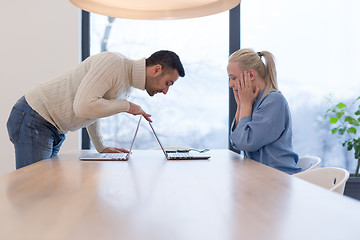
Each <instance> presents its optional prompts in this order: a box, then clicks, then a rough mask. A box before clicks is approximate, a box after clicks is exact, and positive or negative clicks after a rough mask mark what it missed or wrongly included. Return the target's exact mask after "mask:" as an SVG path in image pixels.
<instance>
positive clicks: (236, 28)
mask: <svg viewBox="0 0 360 240" xmlns="http://www.w3.org/2000/svg"><path fill="white" fill-rule="evenodd" d="M238 49H240V4H239V5H237V6H236V7H235V8H233V9H231V10H230V11H229V55H231V54H232V53H233V52H235V51H237V50H238ZM89 56H90V13H89V12H87V11H84V10H82V12H81V60H82V61H84V60H85V59H86V58H87V57H89ZM235 113H236V102H235V99H234V94H233V91H232V89H231V88H230V87H229V129H228V132H229V134H228V136H230V131H231V129H230V128H231V123H232V120H233V118H234V116H235ZM228 148H229V149H230V150H233V151H236V150H235V149H234V148H232V147H231V144H230V138H229V137H228ZM81 149H90V137H89V135H88V132H87V130H86V128H82V129H81Z"/></svg>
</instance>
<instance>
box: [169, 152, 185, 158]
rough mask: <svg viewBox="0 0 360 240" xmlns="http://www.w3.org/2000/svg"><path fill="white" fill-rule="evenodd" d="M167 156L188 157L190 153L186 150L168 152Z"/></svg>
mask: <svg viewBox="0 0 360 240" xmlns="http://www.w3.org/2000/svg"><path fill="white" fill-rule="evenodd" d="M168 156H169V157H171V158H190V155H189V153H187V152H175V153H168Z"/></svg>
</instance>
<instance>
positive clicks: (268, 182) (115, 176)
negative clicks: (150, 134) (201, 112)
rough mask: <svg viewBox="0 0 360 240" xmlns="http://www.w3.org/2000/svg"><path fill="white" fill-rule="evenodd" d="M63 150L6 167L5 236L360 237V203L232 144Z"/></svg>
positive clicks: (1, 185) (1, 194)
mask: <svg viewBox="0 0 360 240" xmlns="http://www.w3.org/2000/svg"><path fill="white" fill-rule="evenodd" d="M79 154H80V152H79V153H74V154H60V155H59V157H57V158H54V159H48V160H43V161H40V162H38V163H36V164H33V165H31V166H28V167H25V168H23V169H20V170H17V171H14V172H11V173H9V174H6V175H3V176H1V177H0V239H4V240H5V239H6V240H7V239H9V240H16V239H26V240H30V239H36V240H42V239H44V240H45V239H46V240H58V239H59V240H60V239H61V240H63V239H66V240H68V239H77V240H78V239H80V240H81V239H86V240H92V239H131V240H138V239H139V240H140V239H149V240H152V239H154V240H163V239H166V240H193V239H194V240H195V239H196V240H212V239H214V240H230V239H244V240H257V239H259V240H273V239H274V240H280V239H281V240H293V239H304V240H305V239H306V240H309V239H317V240H329V239H336V240H338V239H360V237H359V236H360V235H359V233H358V226H359V223H358V218H359V214H360V203H359V202H358V201H355V200H352V199H350V198H347V197H344V196H341V195H338V194H336V193H332V192H329V191H327V190H325V189H322V188H319V187H317V186H314V185H312V184H309V183H307V182H304V181H302V180H300V179H297V178H295V177H293V176H289V175H287V174H285V173H282V172H280V171H277V170H274V169H272V168H269V167H267V166H265V165H262V164H259V163H257V162H255V161H252V160H249V159H242V158H241V157H240V156H239V155H238V154H235V153H233V152H231V151H229V150H212V151H210V154H211V158H210V159H209V160H197V161H167V160H166V159H165V158H164V156H163V154H162V152H160V151H156V150H135V151H134V152H133V154H132V155H131V157H130V160H129V161H127V162H115V161H114V162H85V161H80V160H78V156H79Z"/></svg>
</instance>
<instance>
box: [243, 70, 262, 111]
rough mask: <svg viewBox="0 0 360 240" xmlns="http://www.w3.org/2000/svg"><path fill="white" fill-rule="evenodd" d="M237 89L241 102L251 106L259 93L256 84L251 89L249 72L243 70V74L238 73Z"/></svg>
mask: <svg viewBox="0 0 360 240" xmlns="http://www.w3.org/2000/svg"><path fill="white" fill-rule="evenodd" d="M238 89H239V90H238V92H239V98H240V102H241V104H246V105H249V104H250V105H251V106H252V104H253V103H254V101H255V99H256V98H257V97H258V96H259V93H260V89H259V87H258V86H256V88H255V89H253V86H252V83H251V80H250V74H249V72H247V71H244V73H243V75H240V78H239V88H238Z"/></svg>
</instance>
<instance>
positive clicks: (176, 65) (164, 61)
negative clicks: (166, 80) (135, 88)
mask: <svg viewBox="0 0 360 240" xmlns="http://www.w3.org/2000/svg"><path fill="white" fill-rule="evenodd" d="M157 64H160V65H161V66H162V68H163V69H164V71H167V70H168V69H174V70H175V69H176V70H177V71H178V72H179V76H180V77H184V76H185V70H184V67H183V65H182V63H181V61H180V58H179V56H178V55H177V54H176V53H174V52H172V51H167V50H161V51H157V52H155V53H153V54H152V55H151V56H150V57H149V58H147V59H146V66H147V67H150V66H154V65H157Z"/></svg>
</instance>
